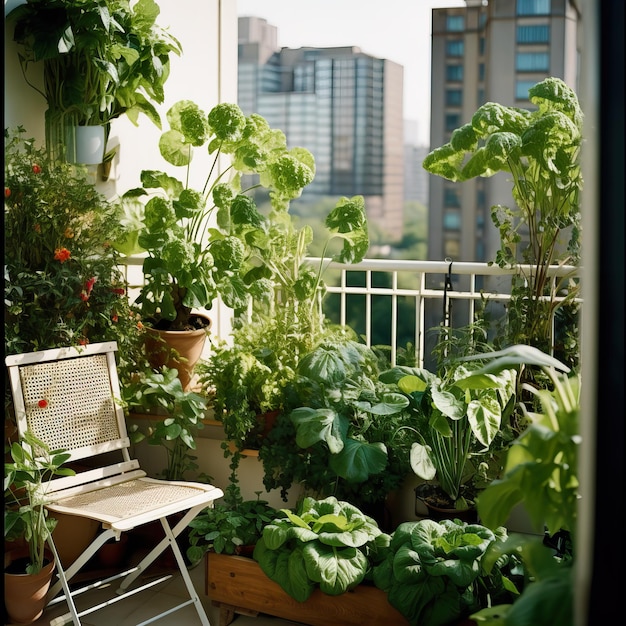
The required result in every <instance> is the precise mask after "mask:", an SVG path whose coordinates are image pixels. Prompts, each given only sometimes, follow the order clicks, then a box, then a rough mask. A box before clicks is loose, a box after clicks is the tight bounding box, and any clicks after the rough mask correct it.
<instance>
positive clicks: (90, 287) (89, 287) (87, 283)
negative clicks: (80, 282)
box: [85, 276, 98, 293]
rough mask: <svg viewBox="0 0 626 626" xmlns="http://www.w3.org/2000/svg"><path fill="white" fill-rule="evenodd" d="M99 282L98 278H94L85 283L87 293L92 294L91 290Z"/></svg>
mask: <svg viewBox="0 0 626 626" xmlns="http://www.w3.org/2000/svg"><path fill="white" fill-rule="evenodd" d="M97 280H98V278H97V277H96V276H92V277H91V278H88V279H87V280H86V281H85V289H86V290H87V293H91V290H92V289H93V286H94V285H95V284H96V281H97Z"/></svg>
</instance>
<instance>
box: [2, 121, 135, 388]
mask: <svg viewBox="0 0 626 626" xmlns="http://www.w3.org/2000/svg"><path fill="white" fill-rule="evenodd" d="M25 133H26V131H25V129H24V128H22V127H18V128H17V129H13V130H5V151H4V154H5V161H4V185H5V187H4V229H5V231H4V235H5V238H4V245H5V249H4V252H5V268H4V276H5V283H4V302H5V308H4V311H5V318H4V321H5V326H4V331H5V335H4V346H5V352H6V353H7V354H18V353H21V352H30V351H35V350H43V349H46V348H55V347H61V346H67V345H80V344H85V343H88V342H92V343H93V342H96V341H117V342H118V348H119V351H118V356H119V359H120V362H119V371H120V377H121V378H122V379H123V381H125V380H127V378H128V377H129V375H130V371H131V370H134V369H135V368H136V367H137V364H141V363H142V360H141V359H142V356H141V354H140V350H139V348H138V346H139V345H140V343H141V335H142V331H141V329H140V327H139V324H140V317H139V316H138V314H137V313H136V312H135V311H134V310H133V309H132V307H131V306H130V305H129V303H128V299H127V298H126V297H125V296H126V282H125V279H124V277H123V275H122V274H121V272H120V270H119V264H120V255H119V254H118V253H117V252H116V251H115V250H114V248H113V247H112V246H111V245H110V242H111V241H112V240H113V239H115V238H116V236H118V234H119V231H120V225H119V223H118V222H117V220H116V219H115V215H116V213H117V210H118V208H117V207H116V205H115V203H113V202H109V201H107V200H106V198H104V196H102V195H101V194H100V193H98V192H97V191H96V189H95V188H94V186H93V184H91V183H90V182H89V181H88V180H87V178H86V172H85V170H84V169H82V168H80V167H77V166H73V165H69V164H65V163H57V162H55V161H53V160H51V159H50V158H49V157H48V155H47V153H46V151H45V150H44V149H42V148H40V147H38V146H37V145H36V143H35V141H34V140H33V139H28V138H25Z"/></svg>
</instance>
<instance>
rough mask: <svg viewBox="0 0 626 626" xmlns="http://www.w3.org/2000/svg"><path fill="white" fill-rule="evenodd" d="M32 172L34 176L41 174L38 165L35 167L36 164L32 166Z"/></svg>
mask: <svg viewBox="0 0 626 626" xmlns="http://www.w3.org/2000/svg"><path fill="white" fill-rule="evenodd" d="M33 172H34V173H35V174H41V167H39V165H37V163H34V164H33Z"/></svg>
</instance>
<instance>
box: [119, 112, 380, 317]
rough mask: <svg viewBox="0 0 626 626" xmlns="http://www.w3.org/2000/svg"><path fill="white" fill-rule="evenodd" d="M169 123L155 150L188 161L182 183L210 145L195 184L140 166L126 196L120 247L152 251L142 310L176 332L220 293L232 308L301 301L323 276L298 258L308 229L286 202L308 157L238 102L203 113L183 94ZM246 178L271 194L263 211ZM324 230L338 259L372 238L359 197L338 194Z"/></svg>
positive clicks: (306, 178) (309, 176)
mask: <svg viewBox="0 0 626 626" xmlns="http://www.w3.org/2000/svg"><path fill="white" fill-rule="evenodd" d="M167 119H168V121H169V124H170V129H169V130H167V131H166V132H164V133H163V135H162V136H161V139H160V142H159V149H160V152H161V155H162V156H163V158H164V159H165V160H166V161H167V162H168V163H170V164H173V165H175V166H179V167H185V168H186V171H187V180H188V177H189V170H190V163H191V159H192V156H193V152H194V150H196V149H198V148H202V147H204V148H205V149H207V148H208V150H209V152H210V154H211V155H212V161H211V166H210V168H209V171H208V172H207V175H206V182H205V184H204V186H203V187H202V189H201V190H195V189H190V188H189V187H188V185H187V184H186V183H183V182H181V181H179V180H178V179H176V178H173V177H171V176H169V175H167V174H165V173H164V172H159V171H144V172H142V175H141V182H142V185H143V187H142V188H140V189H134V190H130V191H128V192H127V193H126V194H124V198H125V200H126V203H127V208H128V211H127V216H126V222H125V223H126V225H127V237H126V238H125V240H124V241H123V242H120V246H121V249H122V250H123V251H124V252H137V251H140V250H145V251H147V253H148V256H147V258H146V259H145V261H144V265H143V271H144V277H145V281H146V282H145V285H144V287H143V289H142V291H141V294H140V297H139V300H138V302H139V303H140V304H141V307H142V311H143V312H144V314H145V315H146V316H153V317H156V318H157V319H159V318H160V319H163V320H166V321H169V322H171V327H172V329H179V328H181V327H184V325H185V322H186V319H187V318H188V316H189V313H190V310H191V308H192V307H205V308H210V307H211V305H212V302H213V300H214V299H215V297H216V296H217V295H218V294H219V295H220V296H221V297H222V300H223V301H224V303H225V304H226V305H227V306H229V307H231V308H232V309H234V310H235V311H237V312H241V311H244V310H245V309H246V307H247V306H248V302H249V297H250V296H252V298H253V301H254V303H256V305H257V306H262V303H265V306H268V307H271V306H272V304H273V303H274V302H275V301H276V300H278V301H279V302H280V295H277V294H280V293H283V294H284V293H285V292H286V293H288V294H289V296H291V294H293V293H296V294H298V296H299V297H298V298H297V300H301V299H303V297H305V296H308V297H309V298H310V296H311V294H315V290H316V286H317V285H318V284H319V276H318V277H317V279H316V277H315V274H314V273H312V272H311V271H310V270H309V268H308V266H306V265H304V264H302V262H301V261H302V258H303V256H304V255H305V253H306V247H307V244H308V242H309V241H310V237H311V231H310V228H303V229H300V230H297V229H296V228H295V227H294V224H293V222H292V220H291V217H290V215H289V213H288V209H289V203H290V201H291V200H292V199H293V198H297V197H299V196H300V194H301V193H302V189H303V188H304V187H305V186H306V185H308V184H309V183H310V182H311V181H312V180H313V176H314V172H315V164H314V159H313V156H312V155H311V153H310V152H309V151H308V150H305V149H304V148H292V149H290V150H288V149H287V144H286V138H285V135H284V133H282V132H281V131H279V130H275V129H272V128H270V126H269V125H268V123H267V122H266V120H265V119H263V118H262V117H261V116H259V115H256V114H254V115H251V116H249V117H246V116H244V114H243V113H242V111H241V109H240V108H239V107H238V106H237V105H235V104H230V103H221V104H218V105H216V106H215V107H214V108H213V109H212V110H211V111H210V112H209V114H208V115H207V114H205V113H204V112H203V111H202V110H201V109H200V108H199V106H198V105H197V104H195V103H194V102H191V101H188V100H183V101H180V102H178V103H176V104H175V105H174V106H173V107H171V108H170V110H169V111H168V112H167ZM221 155H230V157H231V162H230V165H229V166H228V167H227V168H225V169H224V170H223V171H222V172H221V173H220V174H219V175H214V172H215V168H216V166H217V162H218V159H219V158H220V156H221ZM252 174H257V175H259V178H260V183H259V184H260V185H261V186H262V187H263V188H265V189H266V190H268V191H269V195H270V201H271V205H272V210H271V212H270V215H269V217H266V216H264V215H262V214H261V213H260V212H259V211H258V210H257V207H256V205H255V203H254V200H253V199H252V198H251V197H250V196H247V195H245V190H242V187H241V181H242V176H244V175H252ZM227 180H228V182H226V181H227ZM142 198H143V199H144V200H147V201H146V202H145V206H144V203H143V202H142V201H141V199H142ZM327 226H328V228H329V229H330V230H331V232H332V234H333V236H334V237H340V238H341V239H342V240H343V241H344V247H343V248H342V250H341V252H340V253H338V255H337V258H341V259H342V260H343V261H345V262H350V261H352V260H358V259H360V258H362V257H363V255H364V254H365V252H366V250H367V247H368V239H367V227H366V221H365V213H364V207H363V199H362V198H360V199H359V198H356V199H352V200H348V199H343V200H341V201H340V202H339V204H338V206H337V208H336V209H335V210H334V211H333V212H332V213H331V215H329V217H328V218H327ZM291 314H292V315H293V316H295V315H296V313H295V312H294V311H293V310H292V312H291ZM305 314H307V308H305V307H304V306H301V307H299V311H298V315H300V316H302V315H305Z"/></svg>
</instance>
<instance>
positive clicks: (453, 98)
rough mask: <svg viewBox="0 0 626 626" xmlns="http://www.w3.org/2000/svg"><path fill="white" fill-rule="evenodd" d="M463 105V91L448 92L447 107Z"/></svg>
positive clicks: (453, 90) (451, 90)
mask: <svg viewBox="0 0 626 626" xmlns="http://www.w3.org/2000/svg"><path fill="white" fill-rule="evenodd" d="M462 104H463V91H462V90H461V89H447V90H446V106H449V107H460V106H461V105H462Z"/></svg>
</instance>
